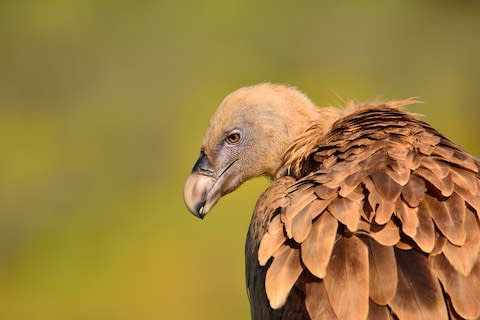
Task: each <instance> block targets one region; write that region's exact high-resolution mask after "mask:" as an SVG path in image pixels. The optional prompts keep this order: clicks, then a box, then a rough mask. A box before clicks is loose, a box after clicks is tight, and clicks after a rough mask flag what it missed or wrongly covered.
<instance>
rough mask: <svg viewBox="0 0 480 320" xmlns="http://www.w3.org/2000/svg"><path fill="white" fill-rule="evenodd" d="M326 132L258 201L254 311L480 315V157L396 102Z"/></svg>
mask: <svg viewBox="0 0 480 320" xmlns="http://www.w3.org/2000/svg"><path fill="white" fill-rule="evenodd" d="M316 132H317V128H316V127H315V125H313V126H312V127H311V128H310V129H308V130H307V131H306V132H305V134H304V135H303V136H302V137H300V138H299V139H298V140H297V141H296V143H295V144H294V145H293V146H292V147H291V148H290V149H289V150H288V152H287V153H286V154H285V163H286V170H285V172H286V174H285V175H284V176H283V177H280V178H278V179H276V180H274V182H273V183H272V184H271V185H270V187H269V188H268V189H267V190H266V191H265V192H264V193H263V194H262V196H261V197H260V199H259V200H258V202H257V206H256V208H255V212H254V214H253V217H252V221H251V225H250V229H249V233H248V235H247V242H246V257H247V259H246V277H247V287H248V294H249V299H250V303H251V313H252V318H253V319H409V320H415V319H437V320H440V319H477V318H479V317H480V259H479V251H480V219H479V217H480V174H479V171H480V162H479V161H478V160H477V159H476V158H474V157H472V156H471V155H469V154H468V153H466V152H465V151H464V150H463V149H462V148H461V147H460V146H458V145H457V144H455V143H453V142H452V141H450V140H448V139H447V138H445V137H444V136H443V135H442V134H440V133H439V132H438V131H436V130H435V129H433V128H432V127H431V126H429V125H428V124H427V123H425V122H422V121H419V120H417V119H416V118H415V117H414V116H413V115H411V114H409V113H407V112H404V111H401V110H399V109H398V108H392V107H388V106H386V105H384V106H377V107H371V108H365V109H359V110H357V111H355V112H353V113H351V114H350V115H347V116H345V117H344V118H342V119H340V120H338V121H337V122H335V123H334V125H333V126H332V128H331V129H330V130H329V132H327V134H325V135H321V136H320V135H319V134H316Z"/></svg>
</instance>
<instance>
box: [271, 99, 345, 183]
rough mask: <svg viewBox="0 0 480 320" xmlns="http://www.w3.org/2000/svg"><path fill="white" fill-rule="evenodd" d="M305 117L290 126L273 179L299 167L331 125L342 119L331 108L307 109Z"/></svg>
mask: <svg viewBox="0 0 480 320" xmlns="http://www.w3.org/2000/svg"><path fill="white" fill-rule="evenodd" d="M308 111H309V112H308V114H307V116H306V117H304V115H302V116H301V117H300V119H301V120H302V121H299V118H298V117H297V118H296V119H295V120H293V119H291V120H292V121H291V122H290V124H293V125H291V126H293V128H291V127H290V128H289V133H291V134H290V135H289V137H288V138H287V139H286V140H287V141H289V142H288V143H287V144H286V145H285V146H286V148H285V149H284V150H283V152H281V154H282V155H283V156H282V157H281V159H282V163H281V165H280V166H279V169H278V170H277V171H276V173H275V175H274V176H273V179H278V178H281V177H284V176H286V175H289V174H290V172H291V169H292V168H294V167H297V166H299V165H300V163H301V162H302V161H303V160H305V159H306V158H307V157H308V156H309V155H310V153H311V150H313V149H314V148H315V147H316V146H317V145H318V142H319V140H320V139H321V138H322V137H323V136H324V135H325V134H326V133H327V132H328V131H329V130H330V129H331V128H332V125H333V124H334V123H335V121H337V120H338V119H340V118H341V117H342V111H341V110H339V109H337V108H333V107H328V108H316V107H315V108H314V109H309V110H308Z"/></svg>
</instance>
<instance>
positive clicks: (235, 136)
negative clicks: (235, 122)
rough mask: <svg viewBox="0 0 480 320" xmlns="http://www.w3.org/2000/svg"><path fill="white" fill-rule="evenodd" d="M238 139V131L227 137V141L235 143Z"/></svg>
mask: <svg viewBox="0 0 480 320" xmlns="http://www.w3.org/2000/svg"><path fill="white" fill-rule="evenodd" d="M239 140H240V135H239V134H238V133H232V134H231V135H229V136H228V137H227V141H228V142H230V143H236V142H238V141H239Z"/></svg>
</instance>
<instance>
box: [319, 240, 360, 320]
mask: <svg viewBox="0 0 480 320" xmlns="http://www.w3.org/2000/svg"><path fill="white" fill-rule="evenodd" d="M324 282H325V289H326V290H327V294H328V297H329V300H330V303H331V304H332V308H333V310H334V312H335V314H336V315H337V317H338V318H339V319H352V320H353V319H365V317H366V316H367V314H368V287H369V275H368V249H367V246H366V245H365V244H364V243H363V242H362V241H361V240H360V239H359V238H357V237H356V236H352V237H350V238H346V237H345V238H341V239H340V240H339V241H338V242H337V243H336V244H335V247H334V249H333V253H332V258H331V259H330V263H329V265H328V267H327V275H326V276H325V279H324Z"/></svg>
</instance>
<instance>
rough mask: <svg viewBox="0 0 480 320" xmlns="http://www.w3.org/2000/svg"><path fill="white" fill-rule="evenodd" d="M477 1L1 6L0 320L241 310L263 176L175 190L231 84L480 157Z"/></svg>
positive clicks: (243, 313) (76, 0) (227, 314)
mask: <svg viewBox="0 0 480 320" xmlns="http://www.w3.org/2000/svg"><path fill="white" fill-rule="evenodd" d="M479 32H480V6H479V5H478V2H476V1H413V0H410V1H408V0H396V1H381V2H380V1H378V2H368V1H367V2H361V1H357V2H348V3H347V2H342V3H340V2H339V1H302V2H294V1H283V0H282V1H278V0H277V1H262V2H260V1H244V0H242V1H238V0H235V1H218V0H211V1H169V2H167V1H151V0H142V1H131V2H125V1H111V0H107V1H99V0H95V1H94V0H70V1H67V0H65V1H50V0H43V1H35V0H24V1H15V0H11V1H9V0H3V1H1V2H0V40H1V41H0V136H1V138H0V141H1V143H0V319H247V318H248V317H249V313H248V302H247V296H246V291H245V286H244V275H243V243H244V239H245V234H246V231H247V227H248V223H249V220H250V216H251V212H252V208H253V206H254V204H255V200H256V197H257V196H258V194H259V193H260V192H261V190H262V189H263V188H264V187H265V185H266V184H267V181H266V180H265V179H257V180H254V181H252V182H250V183H247V184H246V185H245V186H242V187H241V188H240V189H239V190H238V191H237V192H236V193H234V194H232V195H230V196H228V197H226V198H224V199H223V200H221V201H220V203H219V204H218V205H217V207H216V208H215V209H214V210H213V211H212V212H211V213H210V214H209V216H208V217H207V219H206V221H200V220H198V219H196V218H194V217H193V216H191V215H190V214H189V213H188V212H187V210H186V209H185V208H184V205H183V200H182V192H183V191H182V189H183V182H184V180H185V178H186V176H187V175H188V173H189V171H190V169H191V166H192V165H193V162H194V160H195V159H196V157H197V155H198V150H199V147H200V142H201V138H202V135H203V133H204V130H205V128H206V125H207V122H208V119H209V117H210V116H211V114H212V113H213V111H214V110H215V108H216V107H217V105H218V103H219V102H220V101H221V100H222V98H223V97H224V96H225V95H226V94H227V93H229V92H230V91H232V90H234V89H236V88H238V87H240V86H244V85H248V84H253V83H257V82H262V81H273V82H282V83H289V84H293V85H296V86H298V87H299V88H301V89H302V90H303V91H305V92H306V93H307V94H308V95H309V96H310V97H311V98H312V99H313V100H314V101H316V102H317V103H318V104H319V105H326V104H335V105H341V99H340V98H339V97H342V98H345V99H347V98H355V99H358V100H369V99H374V98H376V97H378V96H379V95H380V96H382V97H384V98H386V99H387V98H388V99H390V98H405V97H411V96H418V97H420V99H421V100H423V101H424V102H425V103H424V104H421V105H415V106H412V107H411V108H410V110H412V111H415V112H419V113H423V114H425V115H426V118H425V119H426V120H427V121H429V122H430V123H432V124H433V125H434V126H435V127H437V128H438V129H440V130H441V131H442V132H443V133H445V134H446V135H448V136H449V137H451V138H452V139H453V140H455V141H457V142H459V143H461V144H462V145H463V146H464V147H465V148H466V149H467V150H468V151H470V152H472V153H473V154H476V155H480V143H479V141H478V139H479V138H480V135H479V133H480V129H479V127H478V121H479V119H480V108H479V107H480V105H479V101H480V59H479V57H480V37H479Z"/></svg>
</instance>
